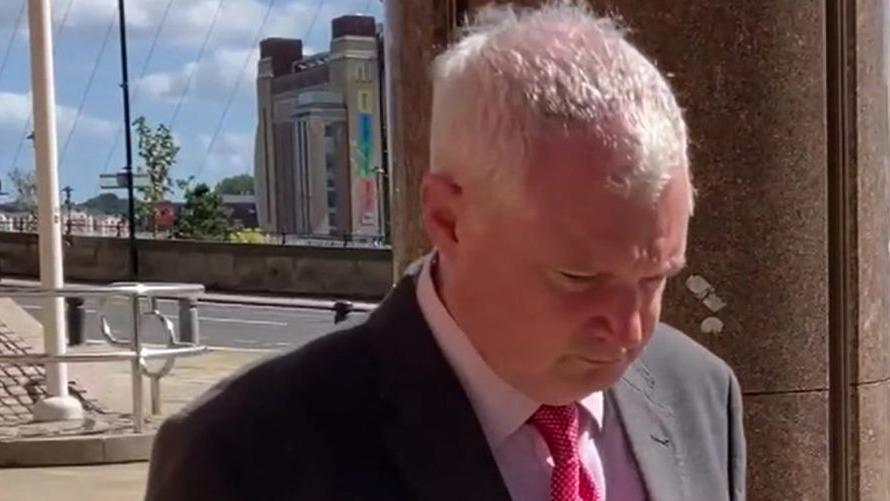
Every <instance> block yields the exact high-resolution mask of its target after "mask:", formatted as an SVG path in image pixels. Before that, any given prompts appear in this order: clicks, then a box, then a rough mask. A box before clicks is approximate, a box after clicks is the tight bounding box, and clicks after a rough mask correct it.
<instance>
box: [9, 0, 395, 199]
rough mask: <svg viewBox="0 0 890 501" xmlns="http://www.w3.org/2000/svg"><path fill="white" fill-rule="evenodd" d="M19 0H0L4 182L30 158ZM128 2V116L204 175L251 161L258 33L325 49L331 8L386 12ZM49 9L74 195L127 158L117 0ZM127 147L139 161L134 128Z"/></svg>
mask: <svg viewBox="0 0 890 501" xmlns="http://www.w3.org/2000/svg"><path fill="white" fill-rule="evenodd" d="M26 3H27V0H0V183H2V185H3V186H4V188H3V191H9V190H8V189H6V188H8V187H9V178H8V173H9V172H10V171H11V170H12V168H13V167H14V166H18V167H19V168H23V169H27V168H32V167H33V159H34V157H33V150H32V144H31V141H29V140H27V139H25V136H27V134H28V133H30V131H31V125H30V118H31V94H30V89H31V74H30V71H31V70H30V64H29V57H30V56H29V48H28V19H27V17H28V16H27V9H26V8H24V10H23V6H25V4H26ZM168 6H169V8H168ZM125 8H126V15H127V23H126V24H127V45H128V47H127V49H128V53H129V54H128V55H129V64H128V66H129V74H130V102H131V115H132V118H133V119H134V120H135V119H136V118H137V117H139V116H145V117H146V119H147V120H148V122H149V124H151V125H154V126H156V125H158V124H160V123H163V124H165V125H167V126H169V127H171V128H172V130H173V134H174V137H175V139H176V141H177V143H178V144H179V146H180V147H181V150H180V153H179V155H178V157H177V160H178V161H177V164H176V166H175V167H174V168H173V171H172V177H173V178H174V179H185V178H188V177H190V176H195V177H196V179H198V180H199V181H204V182H207V183H208V184H211V185H212V184H215V183H216V182H217V181H218V180H220V179H222V178H225V177H228V176H232V175H237V174H241V173H252V172H253V140H254V131H255V128H256V98H255V88H256V87H255V83H254V82H255V78H256V60H257V55H258V48H257V44H256V43H255V41H256V40H258V39H262V38H267V37H272V36H277V37H290V38H301V39H303V40H304V43H303V46H304V53H306V54H311V53H313V52H318V51H326V50H328V47H329V43H330V24H331V23H330V21H331V19H332V18H334V17H337V16H340V15H343V14H355V13H367V14H370V15H373V16H375V17H376V18H377V20H378V22H382V17H383V14H382V3H381V2H380V1H379V0H126V7H125ZM165 11H166V17H165ZM20 13H22V15H20ZM52 15H53V24H54V26H55V28H54V45H55V64H54V66H55V82H56V105H57V108H56V118H57V133H58V148H59V157H58V161H59V167H58V168H59V183H60V187H65V186H70V187H71V188H73V190H74V191H73V194H72V199H73V200H75V201H78V202H79V201H83V200H86V199H87V198H90V197H92V196H95V195H97V194H99V193H101V190H100V189H99V176H100V174H103V173H113V172H116V171H119V170H120V169H121V168H122V167H123V165H124V163H125V156H124V148H123V142H124V134H123V129H122V127H123V106H122V96H121V89H120V81H121V62H120V39H119V36H118V33H119V28H118V23H117V19H118V15H117V1H116V0H52ZM162 20H163V23H162ZM211 27H212V29H211ZM159 28H160V31H159ZM155 39H156V40H157V41H156V43H154V44H153V41H154V40H155ZM152 47H153V48H152ZM242 69H243V71H242ZM230 100H231V104H230V105H229V106H228V111H226V107H227V104H228V103H229V101H230ZM78 111H79V112H78ZM224 113H225V115H224ZM217 131H218V132H217ZM214 136H216V139H215V141H213V144H212V147H211V140H212V138H213V137H214ZM133 159H134V164H135V165H136V166H138V163H139V157H138V155H137V151H136V138H135V132H134V137H133ZM118 194H119V195H120V196H124V195H125V192H118ZM0 201H2V200H0Z"/></svg>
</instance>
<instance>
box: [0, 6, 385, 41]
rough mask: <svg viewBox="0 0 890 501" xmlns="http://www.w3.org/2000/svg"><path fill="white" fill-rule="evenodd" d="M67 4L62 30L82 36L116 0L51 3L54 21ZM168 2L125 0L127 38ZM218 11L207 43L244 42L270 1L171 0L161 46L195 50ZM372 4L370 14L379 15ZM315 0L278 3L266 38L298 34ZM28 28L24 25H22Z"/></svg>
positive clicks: (7, 15)
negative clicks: (219, 8) (193, 47)
mask: <svg viewBox="0 0 890 501" xmlns="http://www.w3.org/2000/svg"><path fill="white" fill-rule="evenodd" d="M69 1H71V2H73V3H71V9H70V11H69V13H68V17H67V20H66V23H65V25H66V27H65V32H66V33H67V32H69V30H72V31H80V32H85V33H87V34H91V33H93V32H95V30H97V29H101V28H104V27H105V26H107V24H108V22H109V21H110V20H111V19H112V18H113V16H116V8H117V2H114V1H113V0H52V6H53V19H54V21H55V23H56V24H58V23H59V22H60V21H61V18H62V17H63V16H64V14H65V11H66V9H67V8H68V5H69ZM169 1H170V0H127V3H126V14H127V27H128V30H129V31H128V34H129V35H130V36H131V37H132V38H133V39H134V40H140V39H143V40H147V39H151V37H153V36H154V33H155V30H156V29H157V26H158V23H159V22H160V20H161V18H162V16H163V13H164V10H165V9H166V7H167V4H168V2H169ZM220 1H222V7H221V10H220V13H219V16H218V19H217V21H216V23H215V25H214V29H213V35H212V40H213V41H214V42H215V43H217V44H229V43H233V42H242V43H243V42H244V41H247V40H249V39H251V38H252V37H253V36H254V34H255V32H256V29H257V28H258V27H259V26H260V23H261V22H262V20H263V17H264V15H265V14H266V9H267V6H268V3H269V0H174V3H173V6H172V8H171V9H170V12H169V15H168V16H167V20H166V22H165V24H164V28H163V32H162V35H161V41H162V43H163V44H165V45H170V44H175V45H188V46H198V45H199V44H200V43H201V42H202V40H203V39H204V36H205V33H206V31H207V29H208V27H209V26H210V23H211V21H212V19H213V17H214V13H215V12H216V9H217V6H218V5H219V2H220ZM359 3H361V2H358V1H357V0H328V1H325V2H324V3H323V8H322V10H321V12H320V14H319V16H318V19H317V20H316V25H315V26H314V28H313V32H314V31H316V30H319V29H320V28H324V26H322V25H323V24H324V23H325V22H328V23H329V20H330V18H331V17H332V16H336V15H340V14H346V13H352V12H354V11H355V10H356V9H360V8H363V5H357V4H359ZM378 3H379V2H377V1H376V0H375V1H374V2H373V3H372V5H373V9H372V11H373V12H375V13H378V14H379V11H380V8H379V6H378V5H377V4H378ZM317 6H318V0H290V1H287V2H285V1H278V2H277V3H276V4H275V5H274V6H273V7H272V12H271V14H270V16H269V20H268V22H267V24H266V28H265V30H264V34H265V35H266V36H291V37H296V36H301V35H302V34H303V33H304V31H305V30H306V28H307V27H308V25H309V23H310V22H311V18H312V16H313V15H314V13H315V10H316V8H317ZM17 7H18V5H15V2H8V1H6V0H0V18H2V19H14V16H15V15H16V13H17ZM25 28H27V26H25Z"/></svg>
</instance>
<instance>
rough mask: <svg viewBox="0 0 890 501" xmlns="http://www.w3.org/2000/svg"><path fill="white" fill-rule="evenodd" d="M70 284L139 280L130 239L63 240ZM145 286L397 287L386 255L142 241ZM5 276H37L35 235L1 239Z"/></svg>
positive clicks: (379, 290) (366, 294) (373, 291)
mask: <svg viewBox="0 0 890 501" xmlns="http://www.w3.org/2000/svg"><path fill="white" fill-rule="evenodd" d="M64 249H65V276H66V278H67V279H68V280H72V281H86V282H112V281H122V280H133V277H132V276H131V274H130V253H129V247H128V240H126V239H119V238H104V237H72V238H70V239H66V240H65V244H64ZM138 249H139V254H138V255H139V270H140V276H139V280H141V281H159V282H191V283H201V284H204V285H205V286H206V287H207V288H208V289H211V290H219V291H225V292H234V293H268V294H292V295H301V296H302V295H306V296H323V297H351V298H366V299H379V298H381V297H383V295H385V294H386V293H387V292H388V290H389V288H390V286H391V284H392V263H391V260H392V256H391V253H390V251H388V250H378V249H344V248H319V247H297V246H279V245H248V244H228V243H214V242H184V241H175V240H139V241H138ZM0 273H2V274H3V275H8V276H13V275H14V276H23V277H36V276H37V275H38V273H39V257H38V246H37V235H34V234H27V233H0Z"/></svg>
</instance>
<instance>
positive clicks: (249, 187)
mask: <svg viewBox="0 0 890 501" xmlns="http://www.w3.org/2000/svg"><path fill="white" fill-rule="evenodd" d="M213 191H215V192H216V193H218V194H220V195H253V194H254V192H255V191H254V182H253V176H251V175H250V174H241V175H239V176H232V177H227V178H225V179H222V180H221V181H220V182H218V183H216V188H214V189H213Z"/></svg>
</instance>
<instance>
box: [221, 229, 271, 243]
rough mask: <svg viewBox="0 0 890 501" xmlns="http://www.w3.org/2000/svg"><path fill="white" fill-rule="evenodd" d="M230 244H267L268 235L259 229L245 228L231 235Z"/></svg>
mask: <svg viewBox="0 0 890 501" xmlns="http://www.w3.org/2000/svg"><path fill="white" fill-rule="evenodd" d="M229 242H233V243H236V244H265V243H268V241H267V240H266V235H265V234H263V231H262V230H260V229H259V228H244V229H240V230H237V231H233V232H231V233H230V234H229Z"/></svg>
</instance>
